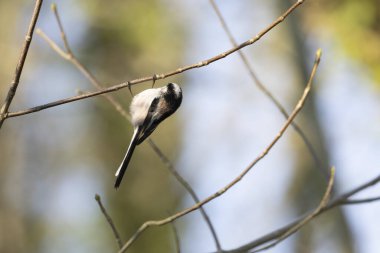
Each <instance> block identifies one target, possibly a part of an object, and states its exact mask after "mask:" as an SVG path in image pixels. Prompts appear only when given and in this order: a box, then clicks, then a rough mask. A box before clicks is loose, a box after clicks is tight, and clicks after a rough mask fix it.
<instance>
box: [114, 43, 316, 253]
mask: <svg viewBox="0 0 380 253" xmlns="http://www.w3.org/2000/svg"><path fill="white" fill-rule="evenodd" d="M320 59H321V50H318V51H317V53H316V57H315V62H314V66H313V69H312V71H311V74H310V78H309V81H308V83H307V85H306V87H305V89H304V92H303V94H302V96H301V98H300V100H299V101H298V103H297V104H296V106H295V108H294V110H293V112H292V113H291V114H290V116H289V118H288V119H287V121H286V122H285V123H284V125H283V126H282V128H281V129H280V131H279V132H278V134H277V135H276V137H275V138H274V139H273V140H272V142H271V143H270V144H269V145H268V146H267V147H266V148H265V149H264V151H263V152H262V153H261V154H260V155H259V156H258V157H257V158H256V159H254V160H253V161H252V162H251V163H250V164H249V165H248V166H247V167H246V168H245V169H244V170H243V171H242V172H241V173H240V175H238V176H237V177H236V178H235V179H234V180H232V181H231V182H230V183H229V184H227V185H226V186H225V187H223V188H222V189H220V190H219V191H217V192H216V193H214V194H213V195H211V196H209V197H207V198H206V199H204V200H202V201H200V202H198V203H197V204H196V205H194V206H192V207H190V208H187V209H185V210H183V211H180V212H178V213H176V214H174V215H172V216H170V217H167V218H166V219H162V220H152V221H147V222H145V223H144V224H143V225H141V226H140V228H139V229H138V230H137V231H136V232H135V233H134V234H133V236H132V237H131V238H130V239H129V240H128V241H127V242H126V243H125V244H124V246H123V248H122V249H121V250H120V251H119V253H122V252H125V251H126V250H127V249H128V248H129V247H130V246H131V245H132V243H133V242H135V241H136V239H137V238H138V237H139V236H140V235H141V234H142V233H143V232H144V231H145V230H146V229H147V228H149V227H151V226H162V225H165V224H167V223H170V222H172V221H174V220H176V219H178V218H180V217H182V216H184V215H186V214H188V213H190V212H193V211H194V210H197V209H198V208H199V207H201V206H203V205H205V204H206V203H208V202H210V201H211V200H213V199H215V198H217V197H219V196H221V195H223V194H224V193H225V192H226V191H228V190H229V189H230V188H231V187H233V186H234V185H236V184H237V183H238V182H239V181H240V180H242V179H243V177H244V176H245V175H246V174H247V173H248V172H249V171H250V170H251V168H253V166H255V165H256V164H257V163H258V162H259V161H260V160H261V159H263V158H264V157H265V156H266V155H267V154H268V153H269V151H270V150H271V149H272V147H273V146H274V145H275V144H276V143H277V141H278V140H279V139H280V138H281V137H282V135H283V134H284V133H285V130H286V129H287V128H288V127H289V125H290V123H291V122H292V121H293V120H294V118H295V117H296V116H297V114H298V113H299V111H300V110H301V109H302V107H303V106H304V104H305V101H306V98H307V96H308V94H309V92H310V89H311V84H312V81H313V79H314V76H315V73H316V70H317V68H318V65H319V62H320Z"/></svg>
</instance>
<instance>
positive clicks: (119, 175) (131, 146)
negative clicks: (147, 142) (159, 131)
mask: <svg viewBox="0 0 380 253" xmlns="http://www.w3.org/2000/svg"><path fill="white" fill-rule="evenodd" d="M138 132H139V131H138V129H135V131H134V132H133V136H132V140H131V143H130V144H129V147H128V151H127V153H126V154H125V156H124V159H123V161H122V162H121V164H120V166H119V168H118V169H117V171H116V173H115V176H116V181H115V188H116V189H117V188H118V187H119V186H120V183H121V180H122V179H123V176H124V173H125V171H126V170H127V168H128V164H129V161H130V160H131V157H132V154H133V151H134V150H135V147H136V144H137V136H138Z"/></svg>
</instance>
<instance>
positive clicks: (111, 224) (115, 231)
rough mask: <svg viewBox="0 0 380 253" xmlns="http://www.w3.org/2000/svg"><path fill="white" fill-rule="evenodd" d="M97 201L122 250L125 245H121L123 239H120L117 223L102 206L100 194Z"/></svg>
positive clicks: (96, 197)
mask: <svg viewBox="0 0 380 253" xmlns="http://www.w3.org/2000/svg"><path fill="white" fill-rule="evenodd" d="M95 200H96V202H98V205H99V208H100V210H101V211H102V213H103V215H104V217H105V218H106V220H107V222H108V224H109V225H110V227H111V229H112V232H113V235H114V237H115V239H116V242H117V245H118V246H119V248H120V249H121V247H123V244H122V243H121V239H120V234H119V232H118V231H117V228H116V226H115V223H114V222H113V220H112V218H111V216H110V215H109V214H108V212H107V210H106V209H105V207H104V206H103V204H102V200H101V199H100V196H99V195H98V194H95Z"/></svg>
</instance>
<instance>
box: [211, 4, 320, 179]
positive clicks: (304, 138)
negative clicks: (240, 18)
mask: <svg viewBox="0 0 380 253" xmlns="http://www.w3.org/2000/svg"><path fill="white" fill-rule="evenodd" d="M210 3H211V6H212V8H213V9H214V11H215V13H216V15H217V16H218V19H219V21H220V24H221V26H222V28H223V30H224V31H225V32H226V34H227V36H228V39H229V40H230V42H231V44H232V45H233V46H234V47H236V46H237V45H238V44H237V42H236V40H235V38H234V36H233V35H232V32H231V30H230V29H229V28H228V25H227V22H226V20H225V19H224V17H223V15H222V13H221V11H220V9H219V7H218V5H217V4H216V3H215V0H210ZM238 55H239V57H240V58H241V60H242V62H243V64H244V66H245V67H246V69H247V70H248V73H249V76H250V77H251V79H252V80H253V82H254V83H255V84H256V86H257V87H258V88H259V89H260V90H261V91H262V92H263V93H264V94H265V95H266V96H267V97H268V98H269V100H271V101H272V103H273V104H274V105H275V106H276V107H277V109H278V110H279V111H280V112H281V114H282V115H283V116H284V117H285V119H286V118H288V117H289V113H288V112H287V111H286V109H285V107H284V106H283V105H282V104H281V103H280V101H278V99H277V98H276V97H275V96H274V95H273V94H272V93H271V92H270V91H269V90H268V88H266V87H265V85H264V84H263V82H261V80H260V79H259V78H258V77H257V75H256V73H255V71H254V70H253V67H252V65H251V64H250V63H249V61H248V58H247V56H246V54H245V53H244V52H243V51H242V50H239V51H238ZM292 127H293V129H294V130H295V131H296V132H297V134H298V135H299V136H300V137H301V139H302V141H303V142H304V143H305V145H306V147H307V149H308V150H309V153H310V154H311V156H312V157H313V159H314V162H315V164H316V166H317V168H318V169H319V170H320V171H321V172H322V173H323V174H324V175H325V176H326V177H327V178H328V175H327V173H326V170H324V169H323V168H322V163H321V161H320V159H319V157H318V155H317V152H316V151H315V149H314V147H313V145H312V144H311V142H310V140H309V139H308V138H307V136H306V134H305V133H304V132H303V131H302V129H301V127H300V126H298V124H297V123H296V122H292Z"/></svg>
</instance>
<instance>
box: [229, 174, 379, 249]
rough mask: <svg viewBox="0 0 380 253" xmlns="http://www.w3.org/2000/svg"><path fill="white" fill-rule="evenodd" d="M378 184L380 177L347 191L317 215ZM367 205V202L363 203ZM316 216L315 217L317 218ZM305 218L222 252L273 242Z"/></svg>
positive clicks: (343, 203)
mask: <svg viewBox="0 0 380 253" xmlns="http://www.w3.org/2000/svg"><path fill="white" fill-rule="evenodd" d="M379 182H380V175H379V176H377V177H375V178H373V179H371V180H370V181H368V182H366V183H364V184H362V185H360V186H358V187H356V188H354V189H353V190H351V191H348V192H346V193H344V194H342V195H340V196H339V197H337V198H335V199H333V200H332V201H331V202H330V203H329V204H328V205H326V206H325V207H324V208H322V209H321V211H320V212H319V213H318V215H320V214H322V213H324V212H326V211H329V210H331V209H333V208H335V207H337V206H342V205H346V204H350V203H347V199H348V198H350V197H352V196H353V195H355V194H357V193H359V192H361V191H363V190H365V189H367V188H369V187H371V186H374V185H376V184H378V183H379ZM365 203H367V202H365ZM356 204H360V203H356ZM318 215H317V216H318ZM305 217H306V216H305V215H303V216H301V217H300V218H298V219H296V220H295V221H293V222H291V223H289V224H287V225H285V226H283V227H281V228H279V229H276V230H274V231H272V232H270V233H268V234H266V235H264V236H262V237H260V238H257V239H255V240H254V241H252V242H249V243H247V244H245V245H242V246H240V247H238V248H236V249H231V250H225V251H223V252H225V253H240V252H247V251H249V250H251V249H254V248H256V247H258V246H260V245H263V244H265V243H268V242H270V241H273V240H276V239H277V238H280V237H281V236H282V235H283V234H284V233H286V232H287V231H288V230H289V229H291V228H292V227H294V226H295V225H297V224H298V223H299V222H300V221H302V220H303V219H304V218H305Z"/></svg>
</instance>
